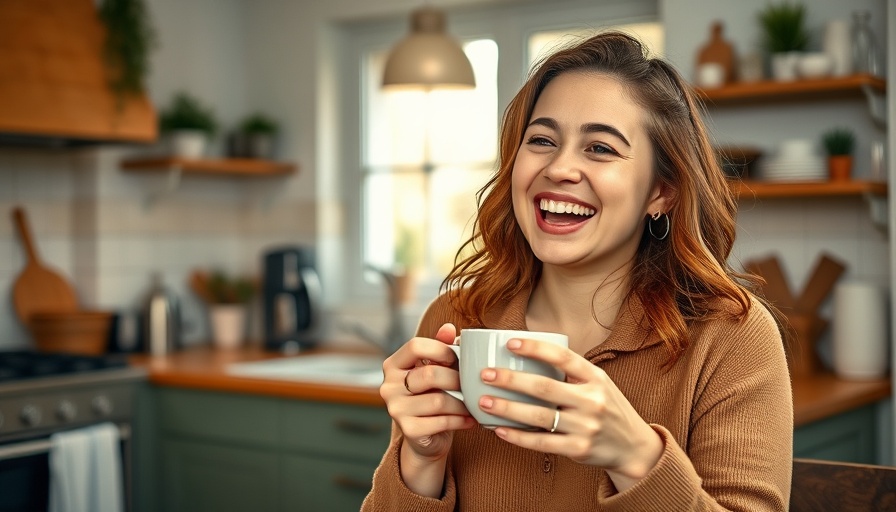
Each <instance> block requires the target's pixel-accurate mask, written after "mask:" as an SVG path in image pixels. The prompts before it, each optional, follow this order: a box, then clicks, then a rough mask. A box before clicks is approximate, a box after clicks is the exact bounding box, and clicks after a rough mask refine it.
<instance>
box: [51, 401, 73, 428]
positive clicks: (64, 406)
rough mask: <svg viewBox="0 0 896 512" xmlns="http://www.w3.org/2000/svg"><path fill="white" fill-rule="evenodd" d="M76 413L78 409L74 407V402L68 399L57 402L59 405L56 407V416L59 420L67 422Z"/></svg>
mask: <svg viewBox="0 0 896 512" xmlns="http://www.w3.org/2000/svg"><path fill="white" fill-rule="evenodd" d="M77 415H78V409H77V408H76V407H75V404H73V403H71V402H70V401H68V400H63V401H61V402H59V406H58V407H56V417H57V418H59V420H60V421H63V422H66V423H68V422H69V421H72V420H74V419H75V416H77Z"/></svg>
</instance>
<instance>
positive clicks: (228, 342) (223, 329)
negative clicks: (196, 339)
mask: <svg viewBox="0 0 896 512" xmlns="http://www.w3.org/2000/svg"><path fill="white" fill-rule="evenodd" d="M208 315H209V324H210V327H211V330H212V340H213V341H214V343H215V346H216V347H218V348H223V349H234V348H238V347H239V346H240V345H242V343H243V339H244V338H245V335H246V306H245V305H243V304H212V305H209V308H208Z"/></svg>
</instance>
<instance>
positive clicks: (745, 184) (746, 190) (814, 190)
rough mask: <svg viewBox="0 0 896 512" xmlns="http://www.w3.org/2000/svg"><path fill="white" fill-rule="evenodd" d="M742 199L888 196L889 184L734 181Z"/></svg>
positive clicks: (869, 182) (734, 185)
mask: <svg viewBox="0 0 896 512" xmlns="http://www.w3.org/2000/svg"><path fill="white" fill-rule="evenodd" d="M732 186H733V187H735V190H736V191H737V193H738V197H739V198H740V199H766V198H797V197H848V196H856V197H865V196H868V195H873V196H881V197H886V196H887V192H888V187H887V184H886V183H884V182H877V181H860V180H850V181H790V182H783V181H782V182H775V181H751V180H745V181H732Z"/></svg>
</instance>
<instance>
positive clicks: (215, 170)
mask: <svg viewBox="0 0 896 512" xmlns="http://www.w3.org/2000/svg"><path fill="white" fill-rule="evenodd" d="M121 167H122V169H124V170H126V171H160V170H161V171H170V170H171V169H179V171H180V172H181V173H186V174H206V175H218V176H246V177H253V176H256V177H260V176H283V175H288V174H292V173H294V172H295V171H296V166H295V164H292V163H289V162H276V161H273V160H261V159H255V158H216V159H189V158H177V157H160V158H140V159H133V160H125V161H124V162H122V163H121Z"/></svg>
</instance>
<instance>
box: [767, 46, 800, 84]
mask: <svg viewBox="0 0 896 512" xmlns="http://www.w3.org/2000/svg"><path fill="white" fill-rule="evenodd" d="M771 59H772V62H771V64H772V78H774V79H775V80H777V81H779V82H791V81H793V80H796V77H797V69H796V67H797V63H799V60H800V52H781V53H773V54H772V57H771Z"/></svg>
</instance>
